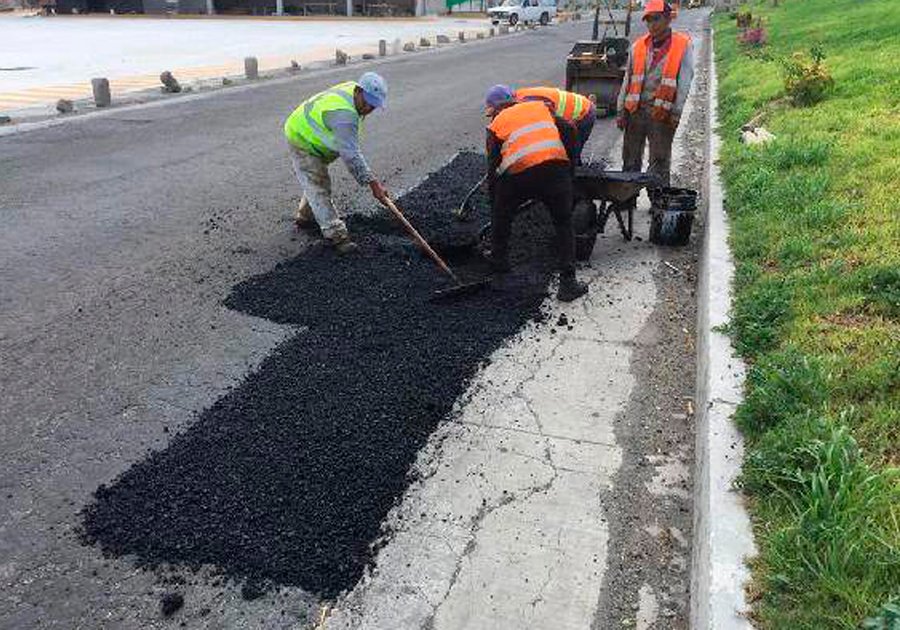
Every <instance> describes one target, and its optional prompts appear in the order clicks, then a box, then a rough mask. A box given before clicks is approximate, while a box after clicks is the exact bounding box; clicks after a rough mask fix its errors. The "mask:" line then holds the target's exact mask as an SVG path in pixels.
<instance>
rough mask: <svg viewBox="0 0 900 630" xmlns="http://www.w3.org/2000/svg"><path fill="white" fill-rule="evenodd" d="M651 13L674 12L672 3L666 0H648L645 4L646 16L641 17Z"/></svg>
mask: <svg viewBox="0 0 900 630" xmlns="http://www.w3.org/2000/svg"><path fill="white" fill-rule="evenodd" d="M651 13H672V5H671V4H669V3H668V2H666V0H647V4H645V5H644V17H643V18H641V19H644V18H646V17H647V16H648V15H650V14H651Z"/></svg>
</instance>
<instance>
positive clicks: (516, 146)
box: [485, 85, 587, 302]
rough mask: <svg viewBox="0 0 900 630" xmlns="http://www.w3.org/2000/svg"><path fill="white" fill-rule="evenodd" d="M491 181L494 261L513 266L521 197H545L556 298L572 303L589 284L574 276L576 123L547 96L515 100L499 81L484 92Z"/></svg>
mask: <svg viewBox="0 0 900 630" xmlns="http://www.w3.org/2000/svg"><path fill="white" fill-rule="evenodd" d="M485 113H486V114H487V116H488V117H489V118H490V119H491V122H490V124H489V125H488V128H487V185H488V191H489V193H490V197H491V226H492V228H491V233H492V245H491V265H492V266H493V268H494V271H495V272H497V273H504V272H506V271H509V270H510V264H509V237H510V233H511V231H512V220H513V217H514V214H515V211H516V208H518V207H519V206H520V205H521V204H522V203H523V202H525V201H529V200H531V199H535V200H538V201H541V202H542V203H543V204H544V205H545V206H546V207H547V209H548V210H549V211H550V218H551V220H552V221H553V226H554V228H555V229H556V246H557V256H558V263H559V290H558V292H557V298H558V299H559V300H560V301H562V302H571V301H572V300H575V299H577V298H579V297H581V296H582V295H584V294H585V293H587V285H585V284H584V283H581V282H579V281H578V280H577V279H576V277H575V230H574V227H573V225H572V204H573V199H572V161H571V155H572V153H573V152H574V149H575V143H576V138H575V133H574V127H572V125H570V124H569V123H567V122H566V121H564V120H562V119H560V118H557V117H555V116H554V115H553V113H552V112H551V111H550V108H549V107H548V105H547V104H546V103H544V102H543V101H521V102H520V101H517V100H516V98H515V95H514V94H513V92H512V90H511V89H510V88H509V87H507V86H505V85H495V86H493V87H492V88H491V89H489V90H488V92H487V95H486V96H485Z"/></svg>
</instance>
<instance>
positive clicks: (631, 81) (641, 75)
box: [616, 0, 694, 199]
mask: <svg viewBox="0 0 900 630" xmlns="http://www.w3.org/2000/svg"><path fill="white" fill-rule="evenodd" d="M672 18H673V11H672V5H671V4H670V3H669V2H667V1H666V0H648V2H647V4H646V6H645V7H644V18H643V19H644V21H645V22H646V23H647V30H648V31H649V33H648V34H647V35H644V36H643V37H640V38H638V40H637V41H635V42H634V44H633V45H632V47H631V57H630V59H629V63H628V68H627V70H626V72H625V80H624V82H623V83H622V89H621V90H620V91H619V106H618V112H619V114H618V118H617V120H616V125H618V127H619V129H622V130H624V131H625V138H624V142H623V145H622V169H623V170H626V171H640V170H642V169H641V166H642V163H643V159H644V145H645V144H649V145H650V166H649V167H648V169H647V170H648V172H650V173H653V174H654V175H656V176H657V177H658V178H659V183H660V185H661V186H668V185H669V177H670V170H671V166H672V139H673V138H674V137H675V130H676V129H677V128H678V122H679V120H680V119H681V112H682V111H683V110H684V103H685V101H686V100H687V97H688V93H689V92H690V89H691V81H692V80H693V78H694V52H693V44H692V43H691V37H690V36H689V35H687V34H685V33H678V32H675V31H673V30H672V27H671V24H672ZM653 198H654V194H653V191H651V199H653Z"/></svg>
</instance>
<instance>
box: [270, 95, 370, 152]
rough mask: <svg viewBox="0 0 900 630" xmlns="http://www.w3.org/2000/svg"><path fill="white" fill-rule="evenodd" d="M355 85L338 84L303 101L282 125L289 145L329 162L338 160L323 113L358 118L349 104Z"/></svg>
mask: <svg viewBox="0 0 900 630" xmlns="http://www.w3.org/2000/svg"><path fill="white" fill-rule="evenodd" d="M356 86H357V84H356V82H355V81H347V82H346V83H340V84H338V85H335V86H334V87H333V88H330V89H328V90H325V91H324V92H319V93H318V94H316V95H314V96H311V97H310V98H308V99H306V100H305V101H303V102H302V103H300V106H299V107H297V109H295V110H294V111H293V113H291V115H290V116H288V118H287V120H286V121H284V135H285V137H286V138H287V139H288V142H290V143H291V144H292V145H294V146H295V147H297V148H298V149H300V150H301V151H305V152H306V153H309V154H311V155H315V156H316V157H320V158H322V159H324V160H325V161H326V162H332V161H334V160H335V159H336V158H337V157H338V152H337V146H336V142H335V139H334V133H333V132H332V130H331V129H329V128H328V126H327V125H326V124H325V120H324V116H325V113H326V112H333V111H337V110H346V111H350V112H353V113H354V114H355V115H356V116H359V112H357V111H356V105H355V104H354V102H353V93H354V91H355V90H356Z"/></svg>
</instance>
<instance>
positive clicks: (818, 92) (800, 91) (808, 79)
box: [782, 46, 834, 107]
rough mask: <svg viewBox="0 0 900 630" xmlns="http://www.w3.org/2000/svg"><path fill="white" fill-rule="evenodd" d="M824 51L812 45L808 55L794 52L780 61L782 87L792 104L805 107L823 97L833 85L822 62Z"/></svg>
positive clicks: (829, 74)
mask: <svg viewBox="0 0 900 630" xmlns="http://www.w3.org/2000/svg"><path fill="white" fill-rule="evenodd" d="M824 59H825V53H824V52H823V51H822V49H821V48H819V47H817V46H813V47H812V48H811V49H810V51H809V55H806V54H804V53H801V52H795V53H794V54H793V55H791V56H790V57H789V58H788V59H786V60H785V61H783V62H782V72H783V74H784V89H785V91H786V92H787V94H788V96H790V97H791V100H792V101H793V103H794V105H797V106H800V107H807V106H809V105H814V104H815V103H818V102H819V101H821V100H822V99H824V98H825V94H826V93H827V92H828V90H829V89H830V88H831V86H833V85H834V79H832V78H831V73H830V72H829V71H828V68H827V67H825V64H824V63H823V61H824Z"/></svg>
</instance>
